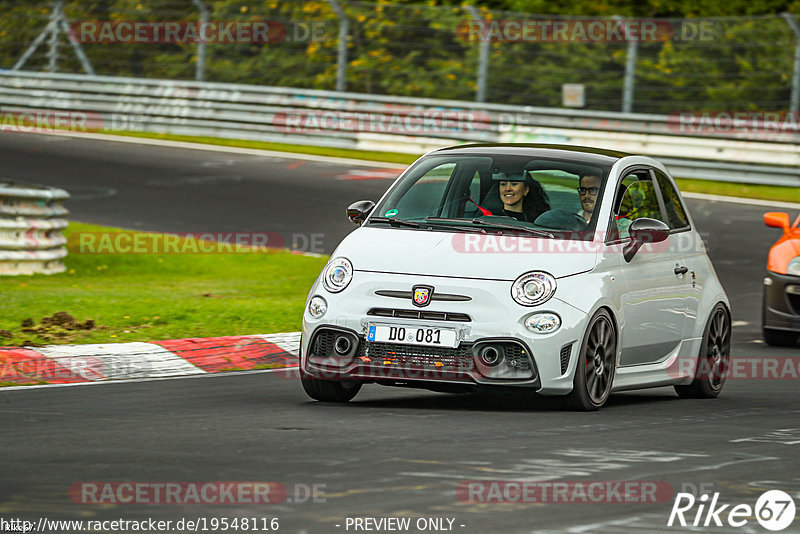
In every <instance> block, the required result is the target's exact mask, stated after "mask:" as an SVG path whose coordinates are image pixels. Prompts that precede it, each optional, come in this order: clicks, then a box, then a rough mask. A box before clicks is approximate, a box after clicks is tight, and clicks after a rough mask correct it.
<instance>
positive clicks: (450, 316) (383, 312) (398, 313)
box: [367, 308, 472, 323]
mask: <svg viewBox="0 0 800 534" xmlns="http://www.w3.org/2000/svg"><path fill="white" fill-rule="evenodd" d="M367 315H375V316H378V317H399V318H401V319H425V320H428V321H456V322H460V323H468V322H470V321H472V318H471V317H470V316H469V315H467V314H466V313H450V312H437V311H428V310H424V311H423V310H399V309H395V308H372V309H371V310H369V311H368V312H367Z"/></svg>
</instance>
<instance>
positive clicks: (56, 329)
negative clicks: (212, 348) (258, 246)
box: [0, 223, 327, 346]
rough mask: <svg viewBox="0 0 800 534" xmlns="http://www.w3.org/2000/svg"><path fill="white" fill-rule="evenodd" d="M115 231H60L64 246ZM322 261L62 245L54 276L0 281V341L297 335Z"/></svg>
mask: <svg viewBox="0 0 800 534" xmlns="http://www.w3.org/2000/svg"><path fill="white" fill-rule="evenodd" d="M120 231H122V230H117V229H114V228H106V227H100V226H94V225H88V224H82V223H70V225H69V227H68V228H67V229H66V231H65V232H64V233H65V235H67V236H68V237H71V242H74V240H75V238H76V236H77V235H78V233H79V232H120ZM151 235H152V234H151ZM71 248H74V247H71ZM326 261H327V258H325V257H311V256H302V255H297V254H291V253H289V252H284V251H268V252H266V251H259V252H254V251H253V250H252V249H242V248H239V249H238V250H237V252H234V253H215V254H178V253H172V254H81V253H79V252H77V251H76V250H70V254H69V255H68V256H67V258H65V261H64V264H65V265H66V267H67V271H66V272H64V273H60V274H56V275H48V276H45V275H34V276H30V277H28V276H24V277H23V276H12V277H7V276H6V277H0V296H2V297H1V298H2V301H3V311H4V313H3V314H2V316H0V331H3V332H0V345H5V346H9V345H22V344H26V345H36V344H48V343H52V344H59V343H103V342H121V341H156V340H161V339H176V338H185V337H212V336H232V335H247V334H267V333H273V332H292V331H297V330H299V329H300V322H301V318H302V314H303V306H304V305H305V298H306V294H307V292H308V289H309V288H310V287H311V284H313V282H314V280H315V279H316V277H317V275H318V274H319V272H320V270H321V269H322V267H323V266H324V264H325V262H326ZM58 312H66V313H64V314H59V313H58Z"/></svg>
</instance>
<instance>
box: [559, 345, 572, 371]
mask: <svg viewBox="0 0 800 534" xmlns="http://www.w3.org/2000/svg"><path fill="white" fill-rule="evenodd" d="M570 354H572V343H570V344H569V345H564V346H563V347H561V374H562V375H563V374H564V373H566V372H567V367H569V355H570Z"/></svg>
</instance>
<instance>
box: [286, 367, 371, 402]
mask: <svg viewBox="0 0 800 534" xmlns="http://www.w3.org/2000/svg"><path fill="white" fill-rule="evenodd" d="M300 383H301V384H303V389H304V390H305V392H306V393H307V394H308V396H309V397H311V398H312V399H314V400H318V401H321V402H348V401H350V400H352V399H353V397H355V396H356V395H357V394H358V392H359V391H360V390H361V382H354V381H350V380H323V379H322V378H316V377H313V376H311V375H309V374H306V373H305V372H304V371H303V370H302V369H301V370H300Z"/></svg>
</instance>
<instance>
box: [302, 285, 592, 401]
mask: <svg viewBox="0 0 800 534" xmlns="http://www.w3.org/2000/svg"><path fill="white" fill-rule="evenodd" d="M357 278H358V279H360V280H357V279H354V280H353V283H352V284H351V287H348V288H347V289H346V290H345V291H343V292H342V293H339V294H330V293H327V292H326V291H325V290H324V289H322V288H321V287H317V286H315V287H314V288H312V293H311V295H314V294H317V295H321V296H322V297H323V298H325V299H326V301H327V302H328V310H327V312H326V313H325V314H324V315H323V316H322V317H319V318H317V319H314V318H312V317H311V316H310V315H309V313H308V310H307V309H306V311H305V313H304V318H303V332H302V348H301V354H300V360H301V365H302V368H303V371H304V372H305V373H307V374H309V375H311V376H315V377H318V378H323V379H328V380H362V381H365V382H379V383H388V384H393V385H412V386H421V387H426V384H432V383H449V384H460V385H469V386H487V387H488V386H504V387H514V388H525V389H529V390H531V391H535V392H538V393H540V394H545V395H564V394H567V393H569V392H570V391H571V390H572V384H573V381H572V376H573V371H574V368H575V365H576V363H577V354H578V352H579V345H580V343H579V340H581V339H582V338H583V334H584V332H585V329H586V324H587V322H588V319H589V318H588V315H587V314H586V313H584V312H583V311H581V310H579V309H578V308H576V307H574V306H572V305H570V304H567V303H566V302H563V301H561V300H559V299H558V298H556V297H557V295H556V296H554V297H553V298H551V299H550V300H549V301H547V302H546V303H545V304H543V305H541V306H537V307H532V308H526V307H523V306H520V305H518V304H516V303H515V302H514V301H513V300H512V299H511V296H510V288H511V282H508V281H496V280H453V279H446V280H445V279H442V278H441V277H424V276H413V277H412V276H408V275H401V274H388V273H371V276H369V277H357ZM419 284H428V285H431V286H435V287H436V292H435V293H434V295H435V294H436V293H438V294H458V295H465V296H469V297H470V300H469V301H467V302H437V301H432V302H431V303H430V304H429V305H428V306H426V307H424V308H417V307H415V306H414V305H412V303H411V300H410V299H407V300H406V299H401V298H397V297H386V296H381V295H377V294H376V291H382V292H384V293H385V292H387V291H388V292H392V291H395V292H400V291H403V290H406V291H407V290H408V289H410V288H411V287H412V286H413V285H419ZM311 295H310V296H311ZM376 310H381V313H386V310H393V312H394V313H399V314H400V316H399V317H398V316H392V317H388V316H386V315H383V316H380V315H374V313H375V311H376ZM418 312H422V313H419V315H421V316H420V317H417V318H414V317H412V316H413V315H414V314H415V313H418ZM539 312H550V313H556V314H557V315H558V316H559V317H560V318H561V326H560V328H559V329H558V330H556V331H555V332H552V333H550V334H535V333H533V332H531V331H530V330H528V329H527V328H526V327H525V326H524V321H525V319H526V318H527V317H528V316H530V315H532V314H534V313H539ZM423 314H424V316H423ZM437 314H448V316H450V314H454V316H455V320H441V319H436V317H441V315H437ZM374 324H383V325H398V326H412V327H413V326H418V327H426V328H446V329H454V330H456V332H457V339H458V346H457V347H455V348H445V347H428V346H421V345H405V344H389V343H373V342H369V341H367V331H368V327H369V325H374ZM320 336H325V339H324V340H323V341H320V340H321V339H322V338H321V337H320ZM341 336H344V337H347V338H348V339H349V345H348V349H349V350H347V351H343V352H344V354H339V353H336V352H335V350H333V349H331V347H332V345H331V344H332V343H335V342H336V339H337V337H341ZM343 344H347V343H344V342H343ZM489 345H492V346H494V347H496V348H497V349H498V352H500V353H501V354H502V356H503V357H501V360H502V362H501V363H500V364H498V365H496V366H487V365H486V364H485V360H483V359H482V358H481V351H482V350H483V349H484V348H485V347H487V346H489Z"/></svg>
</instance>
